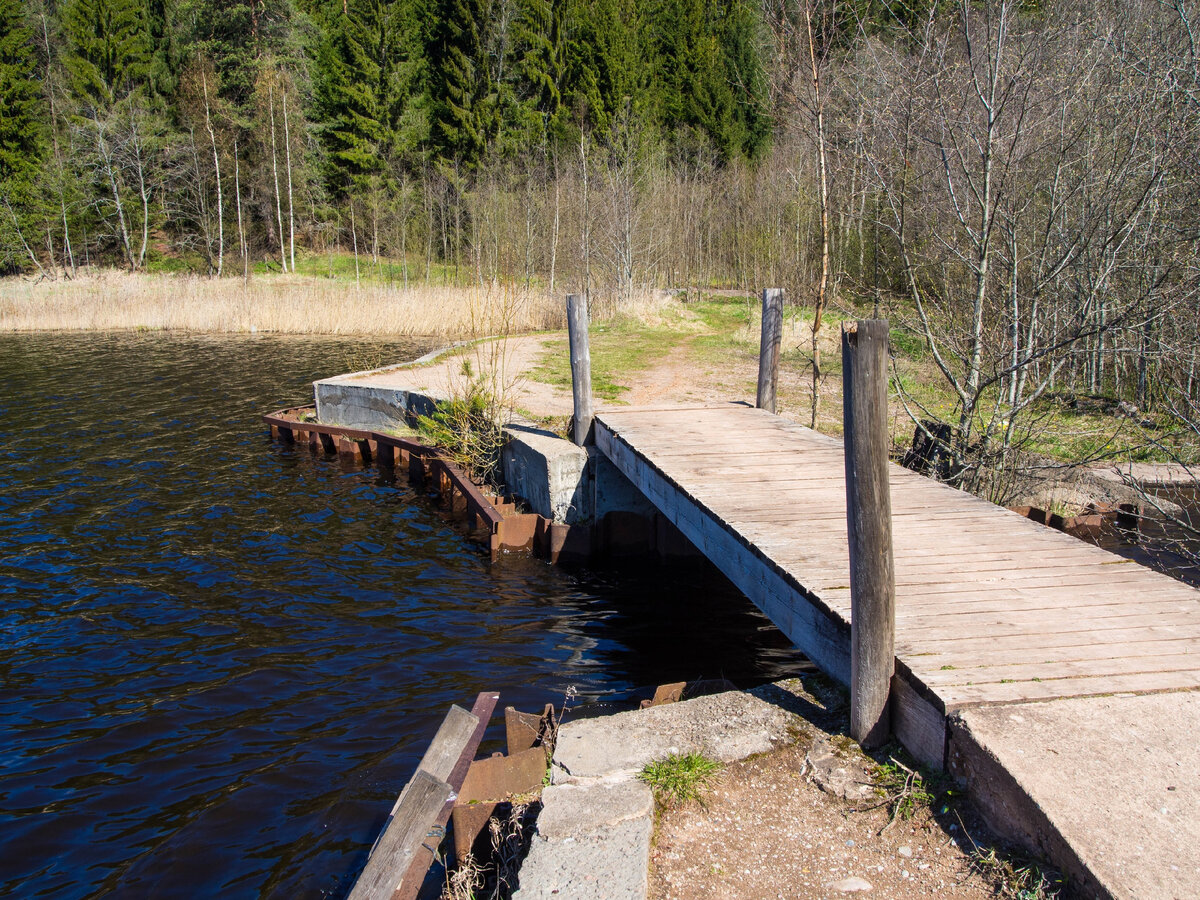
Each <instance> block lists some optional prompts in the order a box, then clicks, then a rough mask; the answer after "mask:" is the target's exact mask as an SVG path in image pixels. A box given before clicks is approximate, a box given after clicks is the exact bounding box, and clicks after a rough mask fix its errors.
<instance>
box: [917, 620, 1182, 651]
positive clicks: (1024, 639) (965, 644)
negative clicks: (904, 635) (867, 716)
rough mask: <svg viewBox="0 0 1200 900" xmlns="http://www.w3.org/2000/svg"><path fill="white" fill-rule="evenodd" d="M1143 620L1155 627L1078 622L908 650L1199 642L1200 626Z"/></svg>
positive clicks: (930, 639)
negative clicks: (1063, 627)
mask: <svg viewBox="0 0 1200 900" xmlns="http://www.w3.org/2000/svg"><path fill="white" fill-rule="evenodd" d="M1143 618H1148V619H1150V620H1151V621H1153V622H1154V624H1150V625H1136V626H1133V627H1128V626H1117V627H1114V628H1108V629H1104V628H1094V627H1092V626H1091V625H1090V624H1089V623H1087V622H1086V621H1085V620H1083V619H1082V618H1078V619H1076V621H1075V622H1074V623H1073V625H1074V628H1075V629H1077V630H1072V631H1039V632H1037V633H1034V634H1030V633H1022V634H1006V635H992V634H989V635H987V636H986V637H974V636H972V637H963V636H962V635H958V634H956V635H953V636H950V635H946V636H944V637H941V638H938V637H936V636H928V635H922V636H920V637H919V638H918V639H917V641H916V642H914V643H913V644H911V645H910V646H909V649H910V651H911V652H912V653H913V654H917V653H919V654H921V655H923V656H927V657H929V658H934V657H936V656H937V654H938V653H940V652H941V651H940V650H939V647H942V646H944V647H946V648H947V649H948V650H952V651H953V652H956V653H970V652H974V651H989V650H1006V649H1010V648H1011V649H1015V650H1026V649H1035V648H1038V647H1045V648H1054V647H1075V646H1080V645H1083V646H1087V645H1090V644H1092V643H1094V642H1095V641H1097V640H1099V641H1104V642H1106V643H1112V642H1115V641H1128V642H1129V643H1131V644H1137V643H1140V642H1142V641H1149V642H1156V641H1160V640H1179V639H1183V638H1197V639H1200V623H1196V622H1181V623H1178V624H1160V623H1159V622H1158V620H1157V617H1155V616H1149V617H1143ZM918 647H919V649H918Z"/></svg>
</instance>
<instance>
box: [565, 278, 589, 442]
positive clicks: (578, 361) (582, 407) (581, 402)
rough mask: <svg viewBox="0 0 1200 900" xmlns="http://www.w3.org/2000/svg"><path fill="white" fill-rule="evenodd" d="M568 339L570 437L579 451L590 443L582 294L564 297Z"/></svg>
mask: <svg viewBox="0 0 1200 900" xmlns="http://www.w3.org/2000/svg"><path fill="white" fill-rule="evenodd" d="M567 337H568V338H569V340H570V344H571V393H572V395H573V397H574V400H575V419H574V425H573V429H572V432H571V437H572V438H573V439H574V441H575V443H576V444H578V445H579V446H580V447H582V446H583V445H584V444H586V443H587V442H588V441H589V440H590V439H591V434H592V419H593V418H595V414H594V412H593V410H592V354H591V351H590V350H589V349H588V308H587V296H586V295H584V294H567Z"/></svg>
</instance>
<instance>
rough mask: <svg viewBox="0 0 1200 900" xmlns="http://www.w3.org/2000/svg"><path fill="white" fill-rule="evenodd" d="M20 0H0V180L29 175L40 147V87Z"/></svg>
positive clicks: (34, 167)
mask: <svg viewBox="0 0 1200 900" xmlns="http://www.w3.org/2000/svg"><path fill="white" fill-rule="evenodd" d="M32 40H33V34H32V32H31V31H30V29H29V28H28V27H27V25H26V23H25V11H24V5H23V4H22V3H21V0H0V182H8V181H10V180H12V179H14V178H29V177H31V176H32V174H33V173H34V172H35V171H36V170H37V167H38V164H39V162H40V159H41V155H42V150H43V127H44V121H43V110H42V97H41V88H40V86H39V85H38V82H37V81H36V80H35V78H34V69H35V67H34V54H33V49H32V46H31V42H32Z"/></svg>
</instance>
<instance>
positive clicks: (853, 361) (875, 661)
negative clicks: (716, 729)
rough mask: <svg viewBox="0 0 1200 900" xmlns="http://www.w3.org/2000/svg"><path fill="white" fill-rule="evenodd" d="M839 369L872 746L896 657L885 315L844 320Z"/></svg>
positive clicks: (853, 727) (856, 622)
mask: <svg viewBox="0 0 1200 900" xmlns="http://www.w3.org/2000/svg"><path fill="white" fill-rule="evenodd" d="M842 373H843V374H842V379H843V382H842V384H843V388H842V389H843V402H842V422H843V426H844V433H845V447H846V454H845V455H846V525H847V529H848V533H849V538H850V736H851V737H853V738H854V739H855V740H856V741H858V742H859V743H860V744H862V745H863V746H864V747H867V748H871V747H878V746H879V745H880V744H882V743H884V742H885V741H886V740H887V738H888V736H889V734H890V731H891V727H890V722H889V719H888V715H889V710H888V695H889V692H890V689H891V682H892V675H893V674H894V671H895V665H896V656H895V653H896V651H895V644H896V584H895V576H894V573H893V567H892V504H891V493H890V490H889V485H888V426H887V421H888V420H887V408H888V391H887V384H888V323H887V321H886V320H884V319H868V320H863V321H859V322H857V323H855V322H851V323H847V324H845V325H843V327H842ZM760 383H761V382H760Z"/></svg>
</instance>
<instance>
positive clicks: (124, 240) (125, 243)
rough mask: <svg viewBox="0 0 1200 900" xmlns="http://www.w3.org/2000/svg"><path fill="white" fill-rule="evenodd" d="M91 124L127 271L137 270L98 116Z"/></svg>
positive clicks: (127, 227) (119, 193) (111, 162)
mask: <svg viewBox="0 0 1200 900" xmlns="http://www.w3.org/2000/svg"><path fill="white" fill-rule="evenodd" d="M92 123H93V124H94V125H95V126H96V147H97V149H98V150H99V151H100V158H101V160H102V161H103V162H104V172H105V174H106V175H107V176H108V188H109V190H110V191H111V192H112V198H113V203H114V204H115V205H116V207H117V224H118V225H120V228H121V247H122V249H123V250H124V251H125V260H126V262H128V263H129V271H131V272H134V271H136V270H137V264H136V263H135V262H134V259H133V246H132V245H131V243H130V240H129V226H128V224H127V223H126V221H125V207H123V206H122V205H121V192H120V189H119V188H118V187H117V174H116V172H115V171H113V160H112V155H111V154H110V153H109V150H108V144H107V143H106V142H105V140H104V128H103V126H102V125H101V124H100V119H99V117H98V116H96V117H93V119H92Z"/></svg>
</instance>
